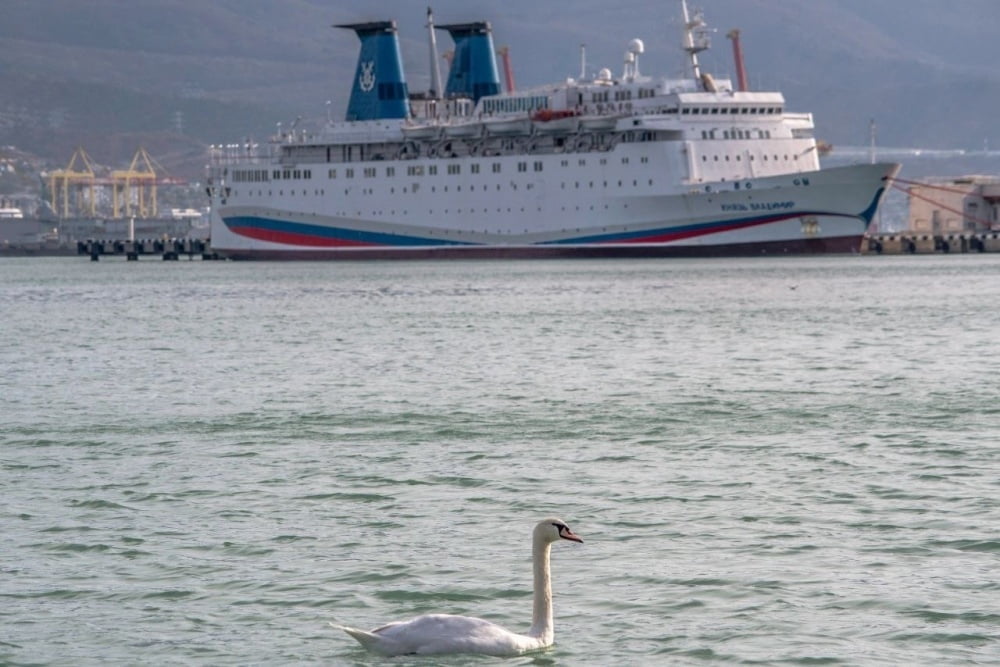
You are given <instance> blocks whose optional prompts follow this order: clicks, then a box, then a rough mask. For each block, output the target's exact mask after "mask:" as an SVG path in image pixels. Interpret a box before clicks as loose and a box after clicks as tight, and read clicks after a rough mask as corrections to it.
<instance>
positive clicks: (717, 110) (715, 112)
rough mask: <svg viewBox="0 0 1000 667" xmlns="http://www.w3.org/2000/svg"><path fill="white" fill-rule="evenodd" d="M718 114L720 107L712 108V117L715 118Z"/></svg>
mask: <svg viewBox="0 0 1000 667" xmlns="http://www.w3.org/2000/svg"><path fill="white" fill-rule="evenodd" d="M717 113H719V108H718V107H712V115H713V116H714V115H715V114H717Z"/></svg>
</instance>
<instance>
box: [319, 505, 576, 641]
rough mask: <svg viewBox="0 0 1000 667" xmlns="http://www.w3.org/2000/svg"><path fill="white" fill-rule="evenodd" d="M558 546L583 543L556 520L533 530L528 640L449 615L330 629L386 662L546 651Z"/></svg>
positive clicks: (550, 636)
mask: <svg viewBox="0 0 1000 667" xmlns="http://www.w3.org/2000/svg"><path fill="white" fill-rule="evenodd" d="M559 540H570V541H573V542H583V540H582V539H580V538H579V537H578V536H577V535H575V534H574V533H573V531H571V530H570V529H569V526H567V525H566V524H565V522H563V521H561V520H559V519H555V518H550V519H544V520H542V521H540V522H539V523H538V525H536V526H535V530H534V532H533V534H532V563H533V567H534V586H535V587H534V608H533V612H532V623H531V629H530V630H528V632H527V634H523V635H521V634H517V633H514V632H511V631H509V630H506V629H504V628H502V627H500V626H499V625H496V624H495V623H490V622H489V621H486V620H483V619H481V618H475V617H473V616H453V615H451V614H425V615H423V616H417V617H416V618H413V619H410V620H408V621H399V622H396V623H389V624H388V625H383V626H382V627H380V628H376V629H374V630H371V631H365V630H358V629H356V628H351V627H347V626H343V625H336V624H334V623H331V624H330V625H332V626H333V627H335V628H338V629H340V630H343V631H344V632H346V633H347V634H349V635H350V636H352V637H354V638H355V639H356V640H358V642H359V643H360V644H361V645H362V646H364V647H365V648H366V649H368V650H369V651H372V652H374V653H380V654H382V655H386V656H394V655H413V654H416V655H440V654H445V653H477V654H482V655H493V656H510V655H520V654H522V653H528V652H530V651H537V650H540V649H543V648H547V647H549V646H551V645H552V643H553V641H554V640H555V632H554V630H553V626H552V577H551V571H550V567H549V551H550V548H551V546H552V543H553V542H557V541H559Z"/></svg>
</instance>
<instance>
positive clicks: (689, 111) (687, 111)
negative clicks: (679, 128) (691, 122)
mask: <svg viewBox="0 0 1000 667" xmlns="http://www.w3.org/2000/svg"><path fill="white" fill-rule="evenodd" d="M689 113H691V110H690V109H688V108H687V107H685V108H683V109H681V115H682V116H686V115H688V114H689Z"/></svg>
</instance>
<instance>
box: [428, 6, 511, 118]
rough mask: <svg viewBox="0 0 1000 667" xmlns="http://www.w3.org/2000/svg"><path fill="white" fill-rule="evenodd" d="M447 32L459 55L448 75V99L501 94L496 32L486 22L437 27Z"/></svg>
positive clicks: (455, 56)
mask: <svg viewBox="0 0 1000 667" xmlns="http://www.w3.org/2000/svg"><path fill="white" fill-rule="evenodd" d="M437 27H439V28H440V29H441V30H447V31H448V32H449V33H450V34H451V38H452V40H454V42H455V55H454V57H453V58H452V60H451V70H450V71H449V72H448V85H447V86H445V89H444V92H445V97H471V98H472V101H473V102H478V101H479V98H480V97H485V96H486V95H496V94H497V93H499V92H500V74H499V73H498V72H497V59H496V53H495V51H494V50H493V31H492V29H491V28H490V24H489V23H488V22H486V21H477V22H475V23H454V24H452V25H442V26H437Z"/></svg>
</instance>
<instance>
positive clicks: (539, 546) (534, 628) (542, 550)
mask: <svg viewBox="0 0 1000 667" xmlns="http://www.w3.org/2000/svg"><path fill="white" fill-rule="evenodd" d="M551 546H552V545H551V544H550V543H548V542H543V541H541V540H534V543H533V544H532V563H533V565H534V570H535V598H534V600H535V602H534V609H533V611H532V614H531V636H533V637H538V638H539V639H541V640H542V641H543V642H545V643H549V644H550V643H552V640H553V635H554V630H553V628H552V574H551V570H550V569H549V552H550V551H551Z"/></svg>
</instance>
